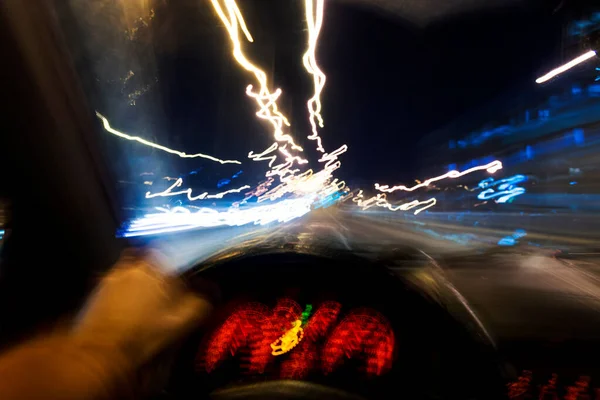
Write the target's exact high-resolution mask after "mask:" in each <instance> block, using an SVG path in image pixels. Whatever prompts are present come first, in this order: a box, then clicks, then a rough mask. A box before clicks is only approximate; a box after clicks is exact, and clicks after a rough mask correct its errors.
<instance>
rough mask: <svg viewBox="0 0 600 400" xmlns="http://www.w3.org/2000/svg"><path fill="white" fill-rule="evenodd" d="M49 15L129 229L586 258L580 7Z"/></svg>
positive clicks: (315, 7)
mask: <svg viewBox="0 0 600 400" xmlns="http://www.w3.org/2000/svg"><path fill="white" fill-rule="evenodd" d="M57 3H59V4H57V5H56V7H55V9H56V16H57V18H58V21H59V23H60V26H61V29H62V31H63V33H64V38H65V41H66V43H67V45H68V48H69V51H70V55H71V59H72V62H73V65H74V66H75V68H76V70H77V71H78V75H79V80H80V83H81V86H82V87H83V90H84V92H85V93H86V94H87V97H88V103H89V110H90V113H93V115H95V119H96V121H97V126H96V127H97V137H98V142H99V144H98V147H97V149H95V151H97V152H98V153H101V154H102V156H103V157H104V159H105V160H106V161H107V163H108V164H109V166H110V169H111V172H112V177H113V181H114V188H115V191H116V192H117V193H118V198H119V201H120V204H119V207H120V211H121V216H122V226H121V228H120V229H119V231H118V232H116V234H117V235H118V236H123V237H145V236H151V237H164V238H166V239H165V240H170V241H179V236H177V235H178V233H179V232H188V233H189V232H196V231H206V230H207V229H210V230H213V231H214V230H215V229H220V228H232V227H236V228H239V227H242V228H243V229H238V230H235V232H234V231H233V230H229V233H227V234H226V235H227V236H238V235H246V234H247V233H248V232H249V231H250V230H252V229H253V230H256V229H259V228H262V227H268V228H272V227H274V226H278V224H282V223H286V222H289V221H292V220H297V219H301V218H302V217H305V216H306V215H309V214H310V215H321V214H319V213H323V215H324V213H325V212H324V211H319V209H327V208H330V209H331V210H335V212H336V213H337V212H342V213H345V214H344V215H351V216H352V217H356V218H370V219H372V220H374V221H378V222H381V223H385V224H392V225H393V224H398V223H401V224H403V226H404V227H405V228H407V229H408V228H410V229H411V231H414V232H418V233H419V235H422V236H423V237H424V238H428V239H427V240H429V241H430V242H432V243H442V244H440V245H436V246H433V247H435V248H436V249H437V250H440V249H445V248H449V249H450V248H451V249H453V250H456V249H458V248H464V249H473V248H476V249H479V248H490V247H507V246H508V247H510V246H515V245H526V246H530V247H541V248H547V247H550V248H553V249H561V250H564V249H571V250H572V249H575V248H576V249H578V250H581V249H587V250H589V249H590V248H593V247H595V243H596V240H597V239H598V233H597V232H598V230H597V229H596V228H597V224H598V218H597V210H598V204H600V202H598V194H597V190H598V189H597V185H596V183H595V182H596V180H595V178H594V177H595V176H596V175H597V173H598V172H597V171H598V164H599V163H598V158H597V157H596V156H595V154H596V153H595V151H596V148H595V145H596V140H597V137H598V132H597V130H598V118H599V117H598V115H600V114H599V113H598V111H599V108H600V81H599V80H600V67H599V66H600V64H599V62H598V58H597V56H596V52H595V51H596V50H595V49H597V48H598V45H600V41H599V38H600V34H599V32H600V8H598V7H595V8H594V7H593V6H592V5H590V4H588V3H587V2H582V3H581V4H578V3H577V2H561V1H553V2H538V1H511V0H497V1H489V2H470V1H461V0H453V1H446V2H433V1H432V2H428V3H427V4H425V3H421V2H417V1H408V2H402V3H396V2H392V1H385V0H380V1H359V0H356V1H341V0H340V1H330V2H325V1H323V0H306V1H302V0H297V1H277V2H275V1H270V2H264V1H258V0H256V1H255V0H247V1H244V2H236V1H234V0H212V1H184V2H169V1H161V0H157V1H151V2H148V1H141V0H139V1H117V2H108V1H93V2H84V1H77V0H71V1H67V2H57ZM332 206H334V207H332ZM332 212H333V211H332ZM392 229H393V228H392ZM219 232H222V231H219ZM232 232H233V233H232ZM174 237H175V238H176V239H173V238H174ZM204 237H205V239H206V235H205V236H204ZM211 237H213V238H214V237H218V235H217V236H211ZM367 239H368V238H360V239H357V242H360V241H363V242H364V241H365V240H367ZM194 240H195V239H194ZM376 241H377V242H380V241H379V239H377V240H376ZM230 244H232V242H231V241H222V240H217V241H215V242H214V243H213V245H212V246H210V251H211V252H212V251H214V250H216V249H217V248H219V247H225V246H227V245H230ZM343 245H344V246H346V247H348V246H350V247H352V244H348V243H344V244H343ZM430 247H431V246H430ZM196 256H198V254H194V257H196ZM194 257H192V258H194Z"/></svg>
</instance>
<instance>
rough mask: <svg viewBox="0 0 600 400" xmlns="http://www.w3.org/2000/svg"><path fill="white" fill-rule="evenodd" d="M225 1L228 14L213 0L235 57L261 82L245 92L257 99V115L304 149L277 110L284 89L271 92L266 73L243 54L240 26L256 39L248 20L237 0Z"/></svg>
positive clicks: (283, 138) (285, 139) (277, 135)
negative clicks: (255, 88) (288, 131)
mask: <svg viewBox="0 0 600 400" xmlns="http://www.w3.org/2000/svg"><path fill="white" fill-rule="evenodd" d="M222 2H223V3H224V6H225V9H226V10H227V13H228V15H226V14H225V11H224V10H223V8H222V7H221V5H220V4H219V3H220V1H219V0H211V3H212V5H213V8H214V9H215V11H216V13H217V15H218V16H219V18H220V19H221V21H222V22H223V24H224V25H225V28H226V29H227V32H228V34H229V38H230V40H231V44H232V45H233V57H234V59H235V60H236V61H237V62H238V64H239V65H240V66H241V67H242V68H244V69H245V70H246V71H248V72H250V73H252V74H253V75H254V77H255V78H256V80H257V82H258V85H259V90H258V92H253V91H252V88H253V86H252V85H248V86H247V88H246V94H247V95H248V96H250V97H251V98H254V100H255V101H256V103H257V104H258V106H259V108H260V109H259V111H258V112H257V116H258V117H259V118H262V119H266V120H268V121H269V122H270V123H271V125H272V126H273V129H274V132H273V133H274V136H275V140H276V141H278V142H281V141H283V142H287V143H289V144H290V145H291V146H292V148H293V149H294V150H298V151H302V147H300V146H298V145H297V144H296V143H295V142H294V140H293V138H292V137H291V136H290V135H288V134H284V133H283V125H286V126H289V122H288V120H287V118H286V117H285V116H284V115H283V114H282V113H281V112H279V110H278V109H277V104H276V100H277V98H278V97H279V96H280V95H281V89H277V90H276V91H275V92H274V93H271V92H270V91H269V89H268V87H269V86H268V82H267V75H266V73H265V72H264V71H263V70H261V69H260V68H258V67H257V66H256V65H254V64H252V63H251V62H250V61H249V60H248V59H247V58H246V56H245V55H244V52H243V50H242V43H241V41H240V37H239V36H240V34H239V29H240V28H241V30H242V32H243V33H244V35H245V36H246V39H247V40H248V41H249V42H253V41H254V40H253V39H252V36H251V35H250V32H249V31H248V28H247V27H246V22H245V21H244V18H243V16H242V13H241V11H240V9H239V7H238V5H237V4H236V2H235V0H222ZM265 101H266V103H265Z"/></svg>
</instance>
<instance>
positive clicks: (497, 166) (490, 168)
mask: <svg viewBox="0 0 600 400" xmlns="http://www.w3.org/2000/svg"><path fill="white" fill-rule="evenodd" d="M501 169H502V163H501V162H500V161H498V160H496V161H492V162H491V163H489V164H486V165H480V166H478V167H473V168H469V169H467V170H464V171H463V172H458V171H456V170H452V171H450V172H447V173H445V174H444V175H440V176H436V177H434V178H429V179H427V180H426V181H424V182H422V183H419V184H418V185H415V186H412V187H406V186H404V185H399V186H393V187H389V186H388V185H380V184H379V183H376V184H375V189H377V190H379V191H380V192H385V193H392V192H395V191H396V190H402V191H405V192H412V191H413V190H417V189H419V188H422V187H426V186H429V185H430V184H431V183H433V182H437V181H440V180H442V179H446V178H451V179H455V178H460V177H461V176H464V175H467V174H470V173H472V172H475V171H484V170H485V171H487V172H489V173H490V174H493V173H495V172H496V171H498V170H501Z"/></svg>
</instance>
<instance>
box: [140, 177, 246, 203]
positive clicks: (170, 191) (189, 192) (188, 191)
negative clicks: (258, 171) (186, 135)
mask: <svg viewBox="0 0 600 400" xmlns="http://www.w3.org/2000/svg"><path fill="white" fill-rule="evenodd" d="M182 183H183V179H181V178H179V179H177V180H176V181H175V183H174V184H172V185H171V186H169V187H168V188H167V189H166V190H164V191H162V192H159V193H150V192H147V193H146V198H147V199H152V198H154V197H170V196H179V195H181V194H185V195H187V197H188V199H189V200H190V201H195V200H204V199H222V198H223V196H226V195H228V194H231V193H240V192H241V191H243V190H246V189H250V186H248V185H246V186H242V187H240V188H237V189H230V190H226V191H224V192H221V193H217V194H208V192H204V193H202V194H199V195H198V196H192V189H191V188H188V189H185V190H180V191H177V192H173V189H175V188H178V187H180V186H181V184H182Z"/></svg>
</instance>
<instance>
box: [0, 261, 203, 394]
mask: <svg viewBox="0 0 600 400" xmlns="http://www.w3.org/2000/svg"><path fill="white" fill-rule="evenodd" d="M157 264H158V262H157V260H156V258H148V257H145V258H138V257H132V256H125V257H122V258H121V260H120V261H119V262H118V263H117V265H116V266H115V267H114V268H113V270H112V271H111V272H110V273H109V274H108V275H107V276H106V277H105V278H104V279H103V280H102V281H101V282H100V285H99V286H98V289H97V290H96V291H95V293H94V294H93V295H92V296H91V297H90V299H89V301H88V302H87V304H86V306H85V308H84V309H83V311H82V313H81V316H80V317H79V318H78V320H77V321H76V322H75V324H74V326H73V328H72V329H71V330H70V331H69V332H65V333H63V334H59V335H54V336H46V337H40V338H38V339H35V340H32V341H29V342H26V343H24V344H22V345H20V346H17V347H15V348H13V349H11V350H9V351H7V352H6V353H4V354H3V355H1V356H0V399H3V400H4V399H6V400H9V399H10V400H12V399H27V400H33V399H44V400H55V399H60V400H63V399H65V400H67V399H69V400H70V399H84V400H87V399H90V400H92V399H93V400H96V399H118V398H134V397H137V395H138V390H137V389H138V388H136V385H135V383H134V382H135V379H134V378H135V377H136V374H137V371H138V370H139V369H140V368H141V367H142V366H145V365H146V364H147V363H148V362H149V361H150V360H152V359H153V358H154V357H155V356H157V355H158V354H159V353H161V351H162V350H164V349H165V348H166V347H167V346H168V345H170V344H172V343H173V342H175V341H177V340H178V339H180V338H181V337H182V336H184V335H185V334H186V333H187V332H188V331H190V330H191V329H192V328H193V327H194V326H197V324H198V323H201V322H202V320H203V319H205V318H206V317H207V316H208V314H209V313H210V311H211V309H212V306H211V304H210V303H209V302H208V301H207V300H205V299H203V298H200V297H198V296H196V295H195V294H191V293H190V292H188V291H186V290H185V288H184V286H183V284H182V283H181V282H180V281H179V280H178V279H176V278H174V277H167V276H165V275H163V274H161V273H160V272H159V271H160V270H161V269H160V268H158V266H157Z"/></svg>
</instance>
